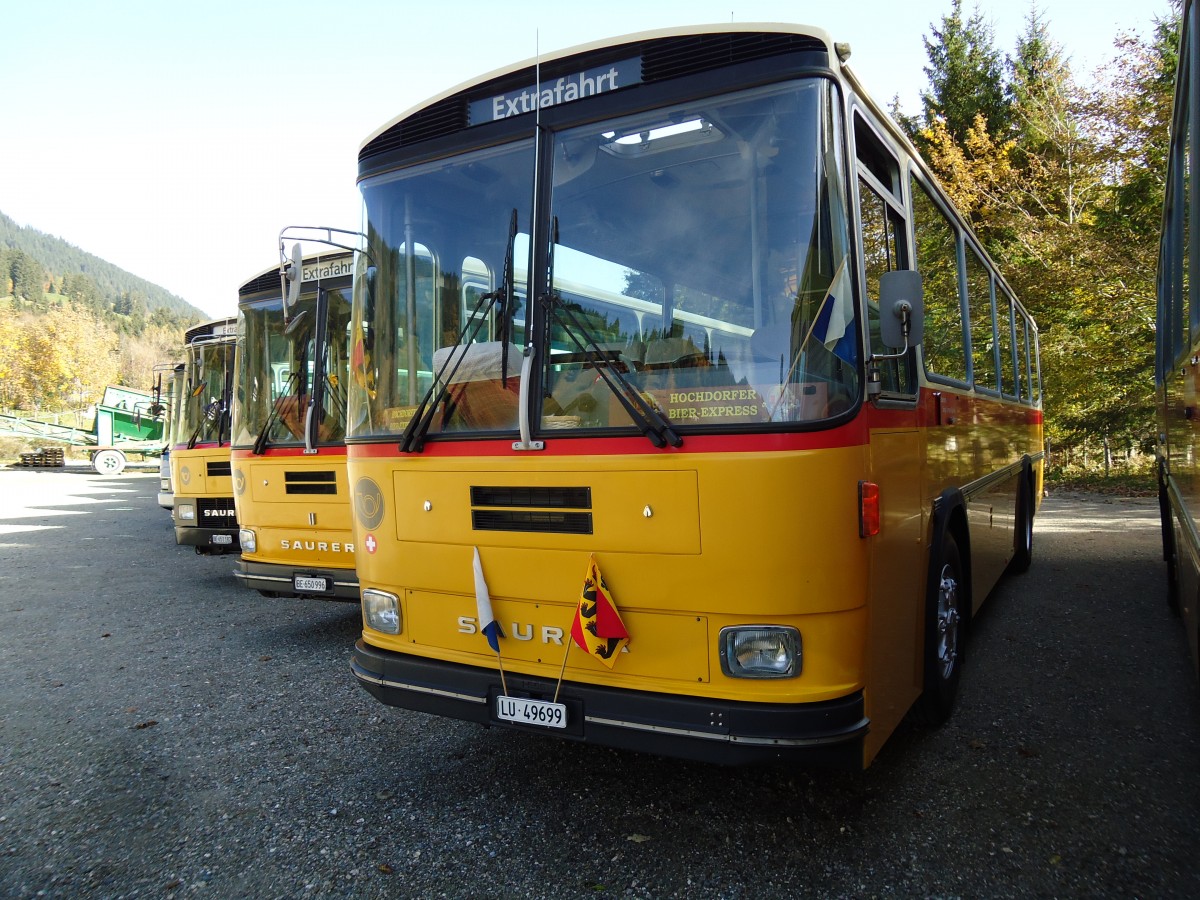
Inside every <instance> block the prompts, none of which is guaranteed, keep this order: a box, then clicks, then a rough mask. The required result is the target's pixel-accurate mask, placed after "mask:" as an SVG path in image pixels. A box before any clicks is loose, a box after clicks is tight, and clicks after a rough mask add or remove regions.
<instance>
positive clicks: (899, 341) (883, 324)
mask: <svg viewBox="0 0 1200 900" xmlns="http://www.w3.org/2000/svg"><path fill="white" fill-rule="evenodd" d="M924 335H925V292H924V288H923V287H922V283H921V274H920V273H919V272H914V271H912V270H909V269H898V270H896V271H894V272H884V273H883V274H882V275H880V276H879V336H880V339H881V340H882V341H883V343H884V345H885V346H887V347H895V348H900V347H904V348H907V347H914V346H916V345H917V344H919V343H921V340H922V338H923V337H924Z"/></svg>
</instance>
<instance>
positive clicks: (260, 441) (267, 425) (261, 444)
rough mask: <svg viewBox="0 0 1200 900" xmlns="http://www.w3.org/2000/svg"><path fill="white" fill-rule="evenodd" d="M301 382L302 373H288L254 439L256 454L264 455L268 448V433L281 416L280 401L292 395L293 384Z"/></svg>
mask: <svg viewBox="0 0 1200 900" xmlns="http://www.w3.org/2000/svg"><path fill="white" fill-rule="evenodd" d="M299 383H300V373H299V372H292V373H291V374H290V375H288V380H287V381H286V382H285V383H284V385H283V390H282V391H281V392H280V394H279V396H278V397H276V398H275V401H274V402H273V403H272V404H271V412H270V413H269V414H268V415H267V421H265V422H263V427H262V431H260V432H259V433H258V437H256V438H255V439H254V447H253V448H252V449H253V453H254V455H255V456H262V455H263V452H264V451H265V450H266V449H267V444H268V443H269V440H268V438H267V435H269V434H270V433H271V426H272V425H274V424H275V422H276V420H278V418H279V401H280V400H286V399H287V398H288V397H290V396H291V395H292V386H293V385H297V384H299Z"/></svg>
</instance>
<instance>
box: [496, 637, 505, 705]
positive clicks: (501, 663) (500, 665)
mask: <svg viewBox="0 0 1200 900" xmlns="http://www.w3.org/2000/svg"><path fill="white" fill-rule="evenodd" d="M496 665H497V666H499V667H500V687H501V689H502V690H503V691H504V696H505V697H507V696H508V682H507V681H505V680H504V660H502V659H501V658H500V648H499V647H497V648H496Z"/></svg>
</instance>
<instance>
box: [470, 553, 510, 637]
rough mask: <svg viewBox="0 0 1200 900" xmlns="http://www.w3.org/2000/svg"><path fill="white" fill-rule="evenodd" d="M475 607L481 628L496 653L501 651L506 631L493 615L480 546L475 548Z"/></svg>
mask: <svg viewBox="0 0 1200 900" xmlns="http://www.w3.org/2000/svg"><path fill="white" fill-rule="evenodd" d="M474 568H475V609H476V611H477V615H478V616H479V630H480V631H482V632H483V634H484V636H485V637H486V638H487V641H488V644H489V645H490V646H491V648H492V650H494V651H495V652H496V653H499V652H500V638H502V637H504V632H503V631H502V630H501V629H500V623H499V622H497V621H496V617H495V616H494V615H492V598H491V595H490V594H488V586H487V582H486V581H484V580H483V563H482V562H480V561H479V548H478V547H476V548H475V562H474Z"/></svg>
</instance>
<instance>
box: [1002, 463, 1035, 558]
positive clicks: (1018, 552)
mask: <svg viewBox="0 0 1200 900" xmlns="http://www.w3.org/2000/svg"><path fill="white" fill-rule="evenodd" d="M1034 505H1035V504H1034V502H1033V484H1032V480H1031V479H1030V478H1029V477H1028V476H1027V475H1022V476H1021V485H1020V487H1019V488H1018V494H1017V527H1016V531H1015V532H1014V534H1013V558H1012V561H1011V562H1009V564H1008V570H1009V571H1010V572H1016V573H1021V572H1028V571H1029V565H1030V563H1032V562H1033V509H1034Z"/></svg>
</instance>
